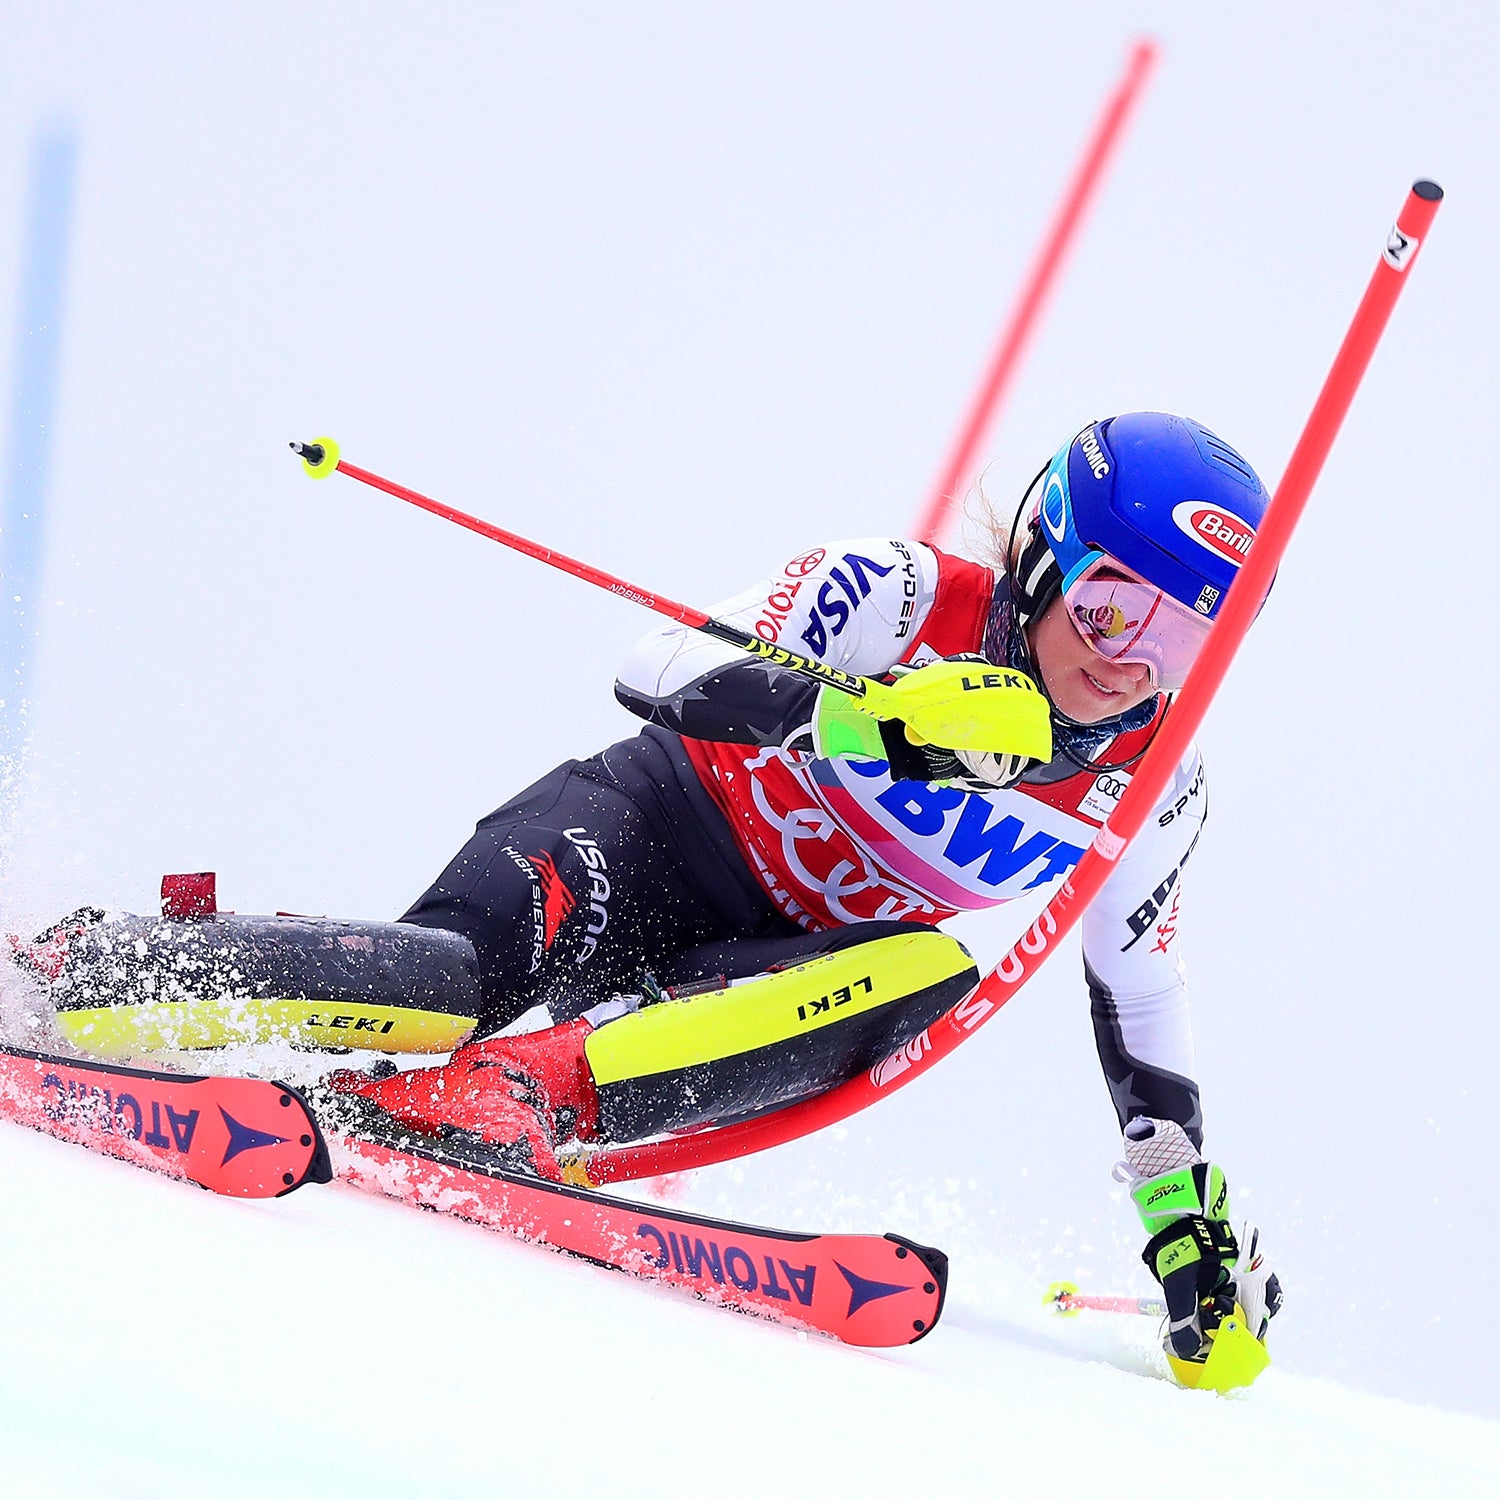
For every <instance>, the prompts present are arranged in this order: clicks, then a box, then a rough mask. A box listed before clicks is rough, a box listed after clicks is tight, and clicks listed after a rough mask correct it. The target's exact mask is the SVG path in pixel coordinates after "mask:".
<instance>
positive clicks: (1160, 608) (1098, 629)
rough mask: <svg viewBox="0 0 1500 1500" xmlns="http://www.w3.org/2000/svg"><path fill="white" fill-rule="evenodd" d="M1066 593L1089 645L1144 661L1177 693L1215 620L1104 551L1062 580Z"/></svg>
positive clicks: (1109, 655) (1108, 655)
mask: <svg viewBox="0 0 1500 1500" xmlns="http://www.w3.org/2000/svg"><path fill="white" fill-rule="evenodd" d="M1062 596H1063V605H1064V608H1066V610H1067V612H1068V618H1069V619H1070V620H1071V621H1072V622H1073V628H1074V629H1075V630H1076V631H1077V632H1078V634H1079V635H1080V636H1082V637H1083V640H1084V643H1085V644H1086V645H1087V646H1088V647H1089V648H1090V649H1091V650H1093V651H1094V652H1096V653H1097V654H1098V655H1100V656H1102V657H1103V658H1104V659H1105V660H1106V661H1117V662H1140V663H1141V664H1142V665H1144V666H1145V667H1146V669H1147V671H1148V672H1149V673H1150V674H1151V685H1152V686H1153V687H1155V688H1157V689H1158V690H1159V691H1162V692H1168V693H1175V692H1176V691H1177V689H1178V688H1180V687H1181V686H1182V685H1183V683H1184V682H1186V681H1187V674H1188V669H1189V668H1190V667H1191V666H1192V665H1193V663H1194V661H1196V660H1197V658H1198V653H1199V651H1201V650H1202V649H1203V643H1204V641H1206V640H1207V639H1208V632H1209V629H1210V627H1211V625H1212V622H1211V621H1210V620H1208V619H1207V618H1205V617H1204V616H1203V615H1200V614H1197V613H1196V612H1195V611H1193V610H1191V609H1189V608H1188V607H1187V605H1185V604H1181V603H1179V602H1178V601H1177V600H1176V599H1174V598H1173V597H1172V596H1171V595H1170V594H1166V593H1163V592H1162V591H1161V590H1160V589H1159V588H1157V587H1156V586H1155V584H1150V583H1146V582H1145V581H1144V580H1143V579H1140V578H1137V577H1136V576H1135V575H1134V574H1133V573H1131V572H1130V571H1129V570H1128V569H1127V568H1122V567H1121V566H1120V564H1119V563H1117V562H1116V561H1115V560H1114V558H1112V557H1107V556H1105V554H1104V553H1102V552H1095V553H1093V554H1092V555H1091V556H1090V557H1089V558H1088V560H1087V561H1086V562H1085V563H1084V566H1083V567H1082V568H1080V569H1079V570H1078V572H1077V573H1076V574H1075V575H1074V576H1073V577H1071V578H1069V579H1066V580H1065V581H1064V583H1063V588H1062Z"/></svg>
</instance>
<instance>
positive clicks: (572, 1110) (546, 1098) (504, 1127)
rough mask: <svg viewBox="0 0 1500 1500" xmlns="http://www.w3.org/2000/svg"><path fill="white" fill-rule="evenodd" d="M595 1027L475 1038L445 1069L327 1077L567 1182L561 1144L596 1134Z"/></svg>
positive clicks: (345, 1090)
mask: <svg viewBox="0 0 1500 1500" xmlns="http://www.w3.org/2000/svg"><path fill="white" fill-rule="evenodd" d="M593 1029H594V1027H593V1024H592V1022H590V1021H589V1020H588V1019H586V1018H583V1017H580V1018H579V1019H578V1020H576V1021H570V1022H568V1023H567V1024H566V1025H563V1026H551V1027H548V1028H547V1029H546V1030H544V1031H534V1032H529V1033H527V1034H526V1035H524V1036H512V1037H491V1038H490V1039H489V1040H488V1041H483V1042H471V1043H469V1044H468V1045H467V1046H463V1047H460V1048H459V1049H458V1050H457V1051H456V1052H455V1053H454V1054H453V1057H452V1059H451V1060H450V1061H449V1062H448V1063H446V1064H445V1065H444V1066H442V1067H438V1068H413V1069H410V1070H408V1071H406V1072H404V1073H387V1074H385V1076H381V1077H376V1076H373V1075H372V1074H369V1073H359V1072H355V1071H353V1070H340V1071H338V1072H336V1073H332V1074H330V1075H329V1076H328V1077H327V1078H326V1079H325V1080H324V1083H325V1085H326V1087H327V1088H328V1089H329V1090H330V1091H331V1092H332V1093H334V1094H335V1095H344V1096H353V1097H354V1098H357V1099H361V1100H364V1101H366V1102H367V1103H369V1104H371V1105H374V1106H375V1107H376V1108H377V1109H378V1110H379V1111H380V1112H381V1114H382V1115H383V1116H385V1117H387V1118H388V1119H389V1120H391V1121H394V1122H395V1123H396V1124H397V1125H399V1126H402V1127H405V1128H406V1129H408V1130H412V1131H416V1132H417V1133H419V1134H421V1135H427V1136H431V1137H434V1138H435V1139H438V1140H442V1139H444V1138H446V1137H451V1136H453V1135H454V1134H466V1135H469V1136H473V1137H476V1138H478V1139H479V1140H482V1141H484V1142H487V1143H488V1144H490V1145H492V1146H498V1147H501V1148H504V1151H505V1160H504V1161H503V1164H504V1165H506V1166H508V1167H510V1168H511V1169H512V1170H515V1169H519V1170H523V1171H529V1172H532V1173H534V1174H535V1175H536V1176H538V1177H545V1178H547V1179H549V1180H550V1181H552V1182H562V1181H563V1180H564V1172H563V1167H562V1164H561V1162H560V1161H559V1159H558V1152H557V1147H558V1144H559V1142H562V1141H566V1140H569V1139H572V1138H574V1137H577V1138H578V1139H580V1140H594V1139H596V1138H597V1137H598V1133H599V1099H598V1094H597V1092H596V1091H595V1088H594V1080H593V1075H592V1073H591V1072H590V1070H589V1065H588V1060H587V1058H586V1057H585V1056H584V1050H583V1044H584V1040H585V1038H587V1036H588V1035H589V1033H590V1032H591V1031H593ZM351 1123H352V1124H353V1128H355V1129H358V1128H359V1125H358V1123H357V1122H351Z"/></svg>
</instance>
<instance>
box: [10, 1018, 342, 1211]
mask: <svg viewBox="0 0 1500 1500" xmlns="http://www.w3.org/2000/svg"><path fill="white" fill-rule="evenodd" d="M0 1119H6V1120H13V1121H15V1122H16V1124H18V1125H29V1126H30V1127H31V1128H32V1129H33V1130H41V1131H45V1132H46V1133H47V1134H48V1135H55V1136H56V1137H57V1138H58V1139H59V1140H63V1141H73V1142H76V1143H77V1144H78V1145H80V1146H87V1147H89V1148H90V1149H91V1150H93V1151H102V1152H104V1153H105V1154H106V1155H107V1156H117V1157H119V1158H120V1159H121V1160H123V1161H128V1162H132V1163H134V1165H136V1166H138V1167H146V1168H148V1169H149V1170H151V1171H153V1172H162V1173H165V1174H166V1175H167V1176H168V1177H179V1178H182V1179H184V1180H185V1181H188V1182H196V1183H197V1184H198V1185H199V1186H200V1187H206V1188H209V1189H211V1190H212V1191H213V1192H216V1193H227V1194H229V1195H230V1196H231V1197H236V1198H279V1197H280V1196H281V1195H282V1194H283V1193H289V1192H291V1191H292V1189H293V1188H297V1187H301V1185H302V1184H303V1183H304V1182H327V1181H329V1180H330V1178H331V1177H332V1175H333V1174H332V1172H331V1170H330V1168H329V1165H328V1149H327V1147H326V1146H325V1145H324V1144H323V1136H322V1132H321V1131H320V1130H319V1129H318V1124H317V1121H316V1120H315V1119H314V1118H313V1116H312V1113H311V1111H310V1110H309V1109H308V1107H307V1105H306V1104H305V1103H304V1102H303V1099H302V1096H301V1095H300V1094H298V1093H297V1092H296V1090H294V1089H290V1088H287V1087H286V1086H285V1085H284V1084H280V1083H268V1082H265V1081H263V1080H261V1079H256V1078H217V1077H209V1078H200V1077H196V1076H194V1075H192V1074H189V1073H173V1072H168V1071H165V1070H157V1069H144V1068H122V1067H120V1066H118V1065H117V1064H106V1063H95V1062H83V1061H80V1060H78V1059H76V1058H67V1057H54V1056H51V1055H50V1054H48V1053H45V1052H30V1051H27V1050H26V1049H24V1048H21V1047H4V1046H0Z"/></svg>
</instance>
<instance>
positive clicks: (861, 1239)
mask: <svg viewBox="0 0 1500 1500" xmlns="http://www.w3.org/2000/svg"><path fill="white" fill-rule="evenodd" d="M329 1133H330V1145H331V1147H332V1152H333V1163H334V1167H335V1170H336V1172H337V1174H338V1176H339V1178H340V1179H341V1180H342V1181H344V1182H348V1183H351V1184H352V1185H353V1186H355V1187H358V1188H363V1189H365V1190H366V1191H373V1192H380V1193H385V1194H386V1195H387V1196H389V1197H392V1198H399V1199H400V1200H401V1201H402V1202H403V1203H410V1204H413V1205H415V1206H417V1207H421V1208H431V1209H437V1210H439V1211H440V1212H442V1213H450V1214H454V1215H456V1216H457V1217H458V1218H461V1219H468V1220H471V1221H472V1222H474V1223H476V1224H482V1225H484V1226H485V1227H486V1228H489V1229H499V1230H503V1231H504V1232H505V1233H507V1234H513V1235H517V1236H519V1237H520V1238H521V1239H525V1240H530V1241H532V1242H534V1243H536V1244H541V1245H547V1246H549V1247H550V1248H552V1249H555V1250H562V1251H565V1252H567V1253H568V1254H569V1255H576V1256H579V1257H580V1258H581V1259H583V1260H589V1261H593V1262H594V1263H595V1264H596V1265H601V1266H611V1267H614V1268H616V1269H618V1270H621V1271H628V1272H630V1273H631V1274H632V1275H635V1276H643V1277H646V1278H648V1279H650V1280H652V1281H662V1282H666V1283H667V1284H668V1285H670V1286H678V1287H685V1288H687V1289H688V1290H689V1291H692V1292H695V1293H697V1294H698V1295H699V1296H700V1297H703V1298H705V1299H706V1300H708V1301H710V1302H715V1303H719V1304H722V1305H724V1306H728V1307H734V1308H739V1309H741V1310H742V1311H746V1312H754V1313H759V1314H762V1315H765V1316H769V1317H773V1318H777V1319H779V1320H781V1321H783V1322H787V1323H792V1324H796V1325H800V1326H802V1327H805V1328H812V1329H817V1330H818V1331H819V1332H821V1333H828V1334H832V1335H833V1337H834V1338H837V1339H842V1340H843V1341H844V1342H845V1343H846V1344H860V1345H866V1346H871V1347H876V1348H889V1347H893V1346H896V1345H900V1344H910V1343H914V1342H915V1341H916V1340H917V1339H919V1338H921V1337H922V1336H923V1335H924V1334H925V1333H928V1332H929V1331H930V1330H931V1329H932V1327H933V1325H934V1324H935V1323H936V1322H937V1320H938V1317H939V1315H940V1314H941V1313H942V1310H943V1294H944V1291H945V1290H946V1287H947V1280H948V1258H947V1256H945V1255H944V1254H943V1252H942V1251H941V1250H933V1249H929V1248H928V1247H926V1246H923V1245H915V1244H913V1243H912V1242H911V1241H909V1240H904V1239H901V1238H900V1237H899V1236H897V1235H893V1234H888V1235H883V1236H882V1235H877V1234H789V1233H787V1232H785V1231H783V1230H777V1229H754V1228H751V1227H750V1226H749V1225H746V1224H735V1223H729V1222H726V1221H724V1220H721V1219H708V1218H703V1217H701V1216H700V1215H698V1214H690V1213H684V1212H681V1211H679V1210H676V1209H670V1208H662V1207H659V1206H656V1205H651V1204H643V1203H632V1202H630V1201H628V1200H627V1199H623V1198H608V1197H604V1196H603V1195H601V1194H599V1193H596V1192H591V1191H589V1190H587V1189H584V1188H575V1187H565V1186H562V1185H560V1184H557V1183H553V1182H547V1181H544V1180H542V1179H540V1178H537V1177H533V1176H530V1175H528V1174H525V1173H520V1172H513V1171H508V1170H506V1169H505V1168H504V1167H501V1166H498V1165H493V1164H490V1163H487V1162H484V1161H481V1160H476V1159H475V1153H476V1152H478V1153H483V1152H484V1151H485V1149H486V1148H484V1147H483V1145H482V1144H481V1143H478V1142H475V1143H473V1145H472V1146H469V1145H468V1144H467V1142H465V1144H463V1145H460V1144H458V1143H457V1142H456V1141H455V1140H451V1139H445V1140H444V1141H442V1142H438V1141H428V1140H426V1139H425V1138H421V1137H418V1138H413V1137H410V1136H404V1135H403V1136H400V1137H393V1138H392V1140H391V1141H389V1142H386V1141H377V1140H373V1139H368V1138H366V1137H364V1136H362V1135H353V1134H348V1133H345V1132H343V1131H339V1130H337V1129H336V1128H335V1127H333V1126H332V1125H330V1127H329Z"/></svg>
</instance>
